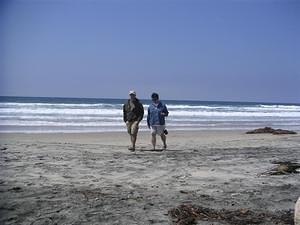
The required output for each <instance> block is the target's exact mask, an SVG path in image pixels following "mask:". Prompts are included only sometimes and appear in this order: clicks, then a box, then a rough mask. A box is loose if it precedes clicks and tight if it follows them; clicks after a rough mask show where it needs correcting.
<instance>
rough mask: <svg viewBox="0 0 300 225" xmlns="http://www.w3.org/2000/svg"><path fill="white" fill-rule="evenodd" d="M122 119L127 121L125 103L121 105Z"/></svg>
mask: <svg viewBox="0 0 300 225" xmlns="http://www.w3.org/2000/svg"><path fill="white" fill-rule="evenodd" d="M123 120H124V122H125V123H126V121H127V113H126V104H124V105H123Z"/></svg>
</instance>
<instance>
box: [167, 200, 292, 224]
mask: <svg viewBox="0 0 300 225" xmlns="http://www.w3.org/2000/svg"><path fill="white" fill-rule="evenodd" d="M168 215H169V217H170V218H171V221H172V224H174V225H191V224H197V221H199V220H200V221H210V222H225V223H228V224H235V225H246V224H266V223H271V224H278V225H279V224H280V225H285V224H293V212H292V210H287V211H276V212H273V213H271V212H255V211H251V210H249V209H243V208H242V209H237V210H226V209H221V210H216V209H211V208H205V207H201V206H196V205H191V204H183V205H180V206H178V207H176V208H173V209H171V210H169V212H168Z"/></svg>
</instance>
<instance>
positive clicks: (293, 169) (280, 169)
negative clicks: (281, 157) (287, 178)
mask: <svg viewBox="0 0 300 225" xmlns="http://www.w3.org/2000/svg"><path fill="white" fill-rule="evenodd" d="M272 163H273V164H277V167H275V168H273V169H271V170H269V171H266V172H264V173H261V174H259V175H269V176H272V175H287V174H291V173H299V171H298V169H299V168H300V164H298V163H294V162H289V161H285V162H280V161H274V162H272Z"/></svg>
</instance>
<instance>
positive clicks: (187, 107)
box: [0, 97, 300, 133]
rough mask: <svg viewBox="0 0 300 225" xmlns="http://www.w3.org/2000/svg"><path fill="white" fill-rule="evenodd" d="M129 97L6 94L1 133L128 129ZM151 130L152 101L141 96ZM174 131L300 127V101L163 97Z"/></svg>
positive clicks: (0, 109)
mask: <svg viewBox="0 0 300 225" xmlns="http://www.w3.org/2000/svg"><path fill="white" fill-rule="evenodd" d="M125 101H126V100H125V99H87V98H44V97H43V98H39V97H0V132H8V133H9V132H21V133H51V132H72V133H73V132H106V131H124V130H125V125H124V122H123V117H122V113H123V112H122V105H123V104H124V102H125ZM141 102H142V103H143V104H144V107H145V118H144V120H143V121H142V123H141V130H147V127H146V122H145V120H146V115H147V107H148V105H149V104H150V101H149V100H141ZM163 102H164V103H165V104H166V105H167V107H168V109H169V112H170V115H169V117H168V118H167V127H168V128H169V129H170V130H248V129H252V128H258V127H264V126H272V127H274V128H281V129H290V130H298V131H299V130H300V105H297V104H274V103H247V102H206V101H175V100H163Z"/></svg>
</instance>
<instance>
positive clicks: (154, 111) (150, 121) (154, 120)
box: [147, 101, 169, 127]
mask: <svg viewBox="0 0 300 225" xmlns="http://www.w3.org/2000/svg"><path fill="white" fill-rule="evenodd" d="M161 113H165V116H162V115H161ZM168 115H169V111H168V109H167V106H166V105H165V104H163V103H162V102H161V101H160V102H159V103H158V105H157V107H156V106H155V105H153V104H151V105H150V106H149V108H148V116H147V125H148V127H150V126H153V125H165V123H166V122H165V117H166V116H168Z"/></svg>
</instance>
